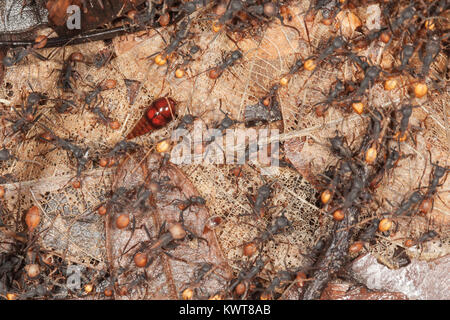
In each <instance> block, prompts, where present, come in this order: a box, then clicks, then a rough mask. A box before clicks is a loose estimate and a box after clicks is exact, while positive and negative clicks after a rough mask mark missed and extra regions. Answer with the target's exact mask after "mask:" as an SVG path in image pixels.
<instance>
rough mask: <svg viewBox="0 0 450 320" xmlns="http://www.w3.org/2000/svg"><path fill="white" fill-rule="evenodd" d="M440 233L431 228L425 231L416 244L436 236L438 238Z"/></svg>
mask: <svg viewBox="0 0 450 320" xmlns="http://www.w3.org/2000/svg"><path fill="white" fill-rule="evenodd" d="M438 235H439V234H438V233H437V232H436V231H434V230H430V231H428V232H425V233H424V234H422V235H421V236H420V237H419V239H417V243H416V244H421V243H424V242H426V241H430V240H432V239H434V238H436V237H437V236H438Z"/></svg>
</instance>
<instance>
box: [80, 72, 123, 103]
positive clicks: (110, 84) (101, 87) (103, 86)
mask: <svg viewBox="0 0 450 320" xmlns="http://www.w3.org/2000/svg"><path fill="white" fill-rule="evenodd" d="M115 87H116V80H112V79H109V80H106V81H104V82H103V83H100V84H98V85H97V86H95V88H94V90H91V91H89V92H87V93H86V95H85V97H84V103H85V105H87V106H91V105H92V104H93V103H96V102H97V101H98V96H99V95H100V92H102V91H106V90H110V89H114V88H115Z"/></svg>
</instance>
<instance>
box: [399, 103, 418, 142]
mask: <svg viewBox="0 0 450 320" xmlns="http://www.w3.org/2000/svg"><path fill="white" fill-rule="evenodd" d="M417 107H418V106H413V105H409V104H407V105H403V106H402V107H401V108H400V113H401V114H402V118H401V120H400V126H399V132H398V139H399V140H403V139H405V138H406V131H407V130H408V126H409V118H410V117H411V115H412V109H413V108H417Z"/></svg>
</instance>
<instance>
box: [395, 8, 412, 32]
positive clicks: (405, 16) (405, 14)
mask: <svg viewBox="0 0 450 320" xmlns="http://www.w3.org/2000/svg"><path fill="white" fill-rule="evenodd" d="M415 13H416V9H415V8H414V4H411V5H409V6H408V7H406V8H405V9H403V11H402V12H400V15H399V16H398V18H397V19H395V20H394V22H393V23H392V24H391V29H392V31H393V32H396V31H397V30H398V29H400V28H401V27H402V25H403V24H404V23H405V22H406V21H407V20H409V19H411V18H413V17H414V15H415Z"/></svg>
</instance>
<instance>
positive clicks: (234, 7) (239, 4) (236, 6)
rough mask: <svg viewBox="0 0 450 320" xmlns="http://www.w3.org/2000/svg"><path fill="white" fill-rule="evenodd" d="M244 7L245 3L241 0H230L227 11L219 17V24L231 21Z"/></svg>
mask: <svg viewBox="0 0 450 320" xmlns="http://www.w3.org/2000/svg"><path fill="white" fill-rule="evenodd" d="M243 7H244V3H243V1H241V0H230V2H229V3H228V6H227V9H226V11H225V13H224V14H223V15H222V16H221V17H220V18H219V24H221V25H223V24H225V23H226V22H228V21H230V20H231V19H232V18H233V17H234V16H235V14H236V13H238V12H239V11H240V10H241V9H242V8H243Z"/></svg>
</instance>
